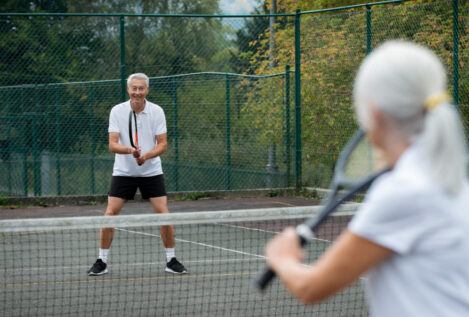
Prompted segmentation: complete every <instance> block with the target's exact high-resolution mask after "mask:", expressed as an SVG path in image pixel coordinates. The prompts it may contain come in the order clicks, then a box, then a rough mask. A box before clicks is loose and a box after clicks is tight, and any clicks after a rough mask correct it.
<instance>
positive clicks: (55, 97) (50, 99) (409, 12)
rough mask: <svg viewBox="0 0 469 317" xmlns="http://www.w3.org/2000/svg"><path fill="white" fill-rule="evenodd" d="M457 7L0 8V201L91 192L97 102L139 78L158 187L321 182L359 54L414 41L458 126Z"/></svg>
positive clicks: (101, 154)
mask: <svg viewBox="0 0 469 317" xmlns="http://www.w3.org/2000/svg"><path fill="white" fill-rule="evenodd" d="M468 10H469V4H468V3H467V2H465V1H457V0H453V1H451V0H450V1H438V2H428V3H421V2H415V1H388V2H386V3H379V4H368V5H363V6H352V7H344V8H335V9H330V10H321V11H310V12H299V11H297V12H296V13H285V14H277V15H266V14H257V15H251V16H219V15H218V16H217V15H198V16H197V15H129V14H127V15H125V14H114V15H106V14H100V15H97V14H95V15H93V14H13V13H12V14H0V122H1V127H0V173H1V176H2V177H1V178H0V195H1V196H63V195H102V194H106V193H107V191H108V187H109V182H110V176H111V171H112V165H113V154H112V153H110V152H109V150H108V134H107V128H108V117H109V111H110V109H111V108H112V106H114V105H116V104H118V103H120V102H122V101H124V100H126V99H127V95H126V92H125V84H126V83H125V80H126V77H127V76H128V75H130V74H131V73H134V72H144V73H146V74H147V75H148V76H149V77H150V78H151V80H150V94H149V96H148V99H149V100H150V101H152V102H154V103H157V104H159V105H160V106H161V107H162V108H163V109H164V111H165V114H166V121H167V127H168V150H167V152H166V153H165V154H164V155H163V156H162V161H163V168H164V173H165V179H166V184H167V187H168V190H169V191H203V190H235V189H253V188H285V187H291V186H297V187H301V186H311V187H323V186H327V185H328V183H329V181H330V177H331V173H332V169H333V164H334V161H335V160H336V158H337V155H338V152H339V149H340V148H341V147H342V146H343V145H344V143H345V141H346V140H347V139H348V138H349V137H350V136H351V134H352V133H353V131H354V130H355V129H356V128H357V124H356V122H355V119H354V113H353V105H352V100H351V92H352V85H353V78H354V76H355V73H356V70H357V67H358V65H359V64H360V61H361V60H362V59H363V58H364V57H365V56H366V54H367V53H368V52H370V51H371V50H372V49H373V48H374V47H376V46H377V45H379V44H380V43H382V42H384V41H386V40H389V39H408V40H412V41H415V42H417V43H421V44H424V45H427V46H429V47H430V48H432V49H433V50H435V52H436V53H437V54H438V55H439V56H440V57H441V59H442V61H443V63H444V64H445V66H446V67H447V72H448V84H449V90H450V93H451V94H452V95H453V98H454V100H455V101H456V104H457V106H458V109H459V111H460V113H461V114H462V116H463V118H464V122H465V124H466V128H469V127H468V123H469V73H468V72H467V68H468V63H467V60H469V18H468V16H469V14H468Z"/></svg>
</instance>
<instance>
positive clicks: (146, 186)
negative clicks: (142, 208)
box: [108, 175, 166, 200]
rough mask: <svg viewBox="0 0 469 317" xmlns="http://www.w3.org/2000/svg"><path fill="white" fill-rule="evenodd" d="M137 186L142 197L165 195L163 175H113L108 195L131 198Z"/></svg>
mask: <svg viewBox="0 0 469 317" xmlns="http://www.w3.org/2000/svg"><path fill="white" fill-rule="evenodd" d="M137 188H139V189H140V193H141V194H142V198H143V199H149V198H154V197H162V196H166V188H165V186H164V178H163V175H156V176H150V177H129V176H113V177H112V180H111V189H110V190H109V193H108V195H109V196H111V197H119V198H123V199H126V200H132V199H134V196H135V193H136V192H137Z"/></svg>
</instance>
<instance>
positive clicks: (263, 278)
mask: <svg viewBox="0 0 469 317" xmlns="http://www.w3.org/2000/svg"><path fill="white" fill-rule="evenodd" d="M298 239H299V242H300V245H301V246H304V245H305V244H306V243H307V241H308V240H307V239H305V237H303V236H302V235H298ZM276 275H277V274H275V272H274V271H273V270H272V269H271V268H270V267H269V266H266V267H265V268H264V269H263V270H262V271H261V272H260V273H259V274H257V275H256V276H255V277H254V285H255V286H256V287H257V288H258V289H259V290H260V291H263V290H264V289H265V288H266V287H267V285H269V283H270V282H271V281H272V280H273V279H274V277H275V276H276Z"/></svg>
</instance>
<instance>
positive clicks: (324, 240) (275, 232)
mask: <svg viewBox="0 0 469 317" xmlns="http://www.w3.org/2000/svg"><path fill="white" fill-rule="evenodd" d="M219 225H220V226H226V227H232V228H242V229H246V230H252V231H259V232H265V233H272V234H279V233H280V231H272V230H264V229H256V228H249V227H243V226H236V225H228V224H223V223H220V224H219ZM313 240H317V241H321V242H328V243H331V242H332V241H331V240H327V239H320V238H316V237H313Z"/></svg>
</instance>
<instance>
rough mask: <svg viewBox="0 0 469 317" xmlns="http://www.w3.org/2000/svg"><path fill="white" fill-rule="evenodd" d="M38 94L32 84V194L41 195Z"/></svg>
mask: <svg viewBox="0 0 469 317" xmlns="http://www.w3.org/2000/svg"><path fill="white" fill-rule="evenodd" d="M38 102H39V101H38V96H37V85H35V86H34V113H33V116H32V142H33V144H32V145H33V188H34V196H41V169H40V165H39V162H40V161H41V157H40V155H41V153H40V152H41V149H40V143H41V138H40V136H39V133H38V131H37V129H38V122H37V117H38V116H39V113H40V111H39V109H38Z"/></svg>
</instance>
